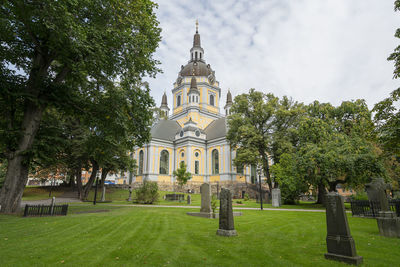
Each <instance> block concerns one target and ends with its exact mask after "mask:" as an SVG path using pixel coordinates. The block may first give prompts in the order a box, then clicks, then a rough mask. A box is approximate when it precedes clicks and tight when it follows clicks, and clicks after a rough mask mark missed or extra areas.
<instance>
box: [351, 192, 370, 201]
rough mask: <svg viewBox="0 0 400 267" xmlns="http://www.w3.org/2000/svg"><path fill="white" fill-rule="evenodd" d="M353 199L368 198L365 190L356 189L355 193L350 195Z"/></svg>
mask: <svg viewBox="0 0 400 267" xmlns="http://www.w3.org/2000/svg"><path fill="white" fill-rule="evenodd" d="M351 198H352V199H354V200H368V195H367V193H366V192H365V191H358V192H357V193H356V194H353V195H352V196H351Z"/></svg>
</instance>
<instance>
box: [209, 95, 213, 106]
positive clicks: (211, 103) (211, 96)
mask: <svg viewBox="0 0 400 267" xmlns="http://www.w3.org/2000/svg"><path fill="white" fill-rule="evenodd" d="M210 105H211V106H214V95H210Z"/></svg>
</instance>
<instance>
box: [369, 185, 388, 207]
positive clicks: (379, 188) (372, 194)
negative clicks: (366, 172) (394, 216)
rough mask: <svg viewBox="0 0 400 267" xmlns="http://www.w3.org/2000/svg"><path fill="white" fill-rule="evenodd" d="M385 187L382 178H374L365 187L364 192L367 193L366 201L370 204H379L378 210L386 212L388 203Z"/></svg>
mask: <svg viewBox="0 0 400 267" xmlns="http://www.w3.org/2000/svg"><path fill="white" fill-rule="evenodd" d="M386 189H387V185H386V183H385V180H383V178H374V179H372V182H371V183H369V184H366V185H365V191H367V195H368V200H369V201H372V202H378V203H379V204H380V210H383V211H388V210H389V202H388V201H387V197H386V193H385V190H386Z"/></svg>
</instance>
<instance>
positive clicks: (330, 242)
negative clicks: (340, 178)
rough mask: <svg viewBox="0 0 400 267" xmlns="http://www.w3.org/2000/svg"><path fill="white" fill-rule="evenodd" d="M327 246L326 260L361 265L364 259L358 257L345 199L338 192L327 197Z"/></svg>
mask: <svg viewBox="0 0 400 267" xmlns="http://www.w3.org/2000/svg"><path fill="white" fill-rule="evenodd" d="M325 200H326V226H327V236H326V245H327V249H328V253H326V254H325V258H326V259H329V260H336V261H341V262H346V263H348V264H354V265H358V264H361V263H362V261H363V258H362V257H361V256H358V255H357V252H356V245H355V242H354V239H353V237H352V236H351V234H350V228H349V224H348V221H347V215H346V213H345V210H344V202H343V197H341V196H340V195H339V194H338V193H336V192H331V193H328V194H327V195H326V198H325Z"/></svg>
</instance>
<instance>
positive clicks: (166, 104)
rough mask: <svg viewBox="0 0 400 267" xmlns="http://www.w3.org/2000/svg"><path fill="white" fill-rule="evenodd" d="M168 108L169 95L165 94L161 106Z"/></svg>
mask: <svg viewBox="0 0 400 267" xmlns="http://www.w3.org/2000/svg"><path fill="white" fill-rule="evenodd" d="M164 105H165V106H168V103H167V94H166V93H165V92H164V94H163V96H162V100H161V106H164Z"/></svg>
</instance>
